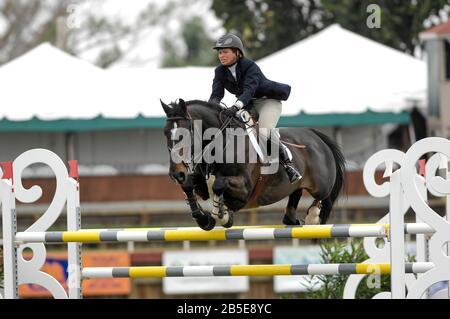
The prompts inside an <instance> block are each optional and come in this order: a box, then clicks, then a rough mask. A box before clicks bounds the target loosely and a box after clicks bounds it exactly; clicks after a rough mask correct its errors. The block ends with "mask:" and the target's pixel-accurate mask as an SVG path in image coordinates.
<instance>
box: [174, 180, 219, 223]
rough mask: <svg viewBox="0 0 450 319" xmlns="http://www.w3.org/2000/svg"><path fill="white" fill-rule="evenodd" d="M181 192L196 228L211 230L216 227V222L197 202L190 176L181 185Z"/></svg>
mask: <svg viewBox="0 0 450 319" xmlns="http://www.w3.org/2000/svg"><path fill="white" fill-rule="evenodd" d="M181 188H182V189H183V192H184V193H185V195H186V202H187V203H188V205H189V207H190V208H191V214H192V218H194V220H195V221H196V223H197V224H198V226H199V227H200V228H201V229H204V230H211V229H213V228H214V226H215V225H216V221H215V220H214V218H212V217H211V215H210V214H209V213H207V212H205V211H204V210H203V209H202V207H201V206H200V204H199V203H198V201H197V197H196V196H195V194H194V185H193V178H192V175H188V178H187V179H186V181H185V182H184V183H183V184H182V185H181Z"/></svg>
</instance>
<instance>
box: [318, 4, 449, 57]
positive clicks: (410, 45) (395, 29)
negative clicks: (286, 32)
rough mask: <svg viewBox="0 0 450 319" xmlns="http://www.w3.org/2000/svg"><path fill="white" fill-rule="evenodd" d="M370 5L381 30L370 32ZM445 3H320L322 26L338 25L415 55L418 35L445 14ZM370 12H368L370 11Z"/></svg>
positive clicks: (375, 29) (371, 29)
mask: <svg viewBox="0 0 450 319" xmlns="http://www.w3.org/2000/svg"><path fill="white" fill-rule="evenodd" d="M371 4H375V5H378V6H379V8H380V18H381V20H380V21H381V25H380V28H370V27H368V25H367V18H368V16H369V15H370V13H369V12H368V7H369V5H371ZM447 4H448V0H421V1H402V0H395V1H393V0H379V1H374V0H359V1H354V0H322V6H323V8H324V10H325V11H326V12H327V16H326V17H325V21H324V23H325V24H330V23H339V24H340V25H341V26H342V27H344V28H346V29H348V30H350V31H353V32H356V33H358V34H360V35H363V36H365V37H368V38H370V39H373V40H375V41H378V42H381V43H383V44H385V45H388V46H390V47H392V48H394V49H397V50H401V51H403V52H406V53H409V54H414V49H415V47H416V46H417V45H419V33H420V32H422V31H423V30H424V22H425V21H426V20H427V19H429V18H430V17H433V16H434V17H435V18H436V17H437V18H438V19H437V22H438V23H439V22H440V21H442V20H441V18H440V16H442V14H443V13H444V14H445V15H447V14H446V13H445V10H448V9H446V8H445V6H446V5H447ZM369 11H370V10H369Z"/></svg>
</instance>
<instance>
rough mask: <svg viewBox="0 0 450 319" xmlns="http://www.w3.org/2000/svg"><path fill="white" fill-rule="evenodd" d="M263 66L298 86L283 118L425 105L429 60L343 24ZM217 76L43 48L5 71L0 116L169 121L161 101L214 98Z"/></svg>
mask: <svg viewBox="0 0 450 319" xmlns="http://www.w3.org/2000/svg"><path fill="white" fill-rule="evenodd" d="M258 64H259V65H260V67H261V69H262V70H263V72H264V73H265V74H266V76H267V77H268V78H269V79H272V80H275V81H279V82H284V83H288V84H290V85H291V86H292V93H291V97H290V98H289V100H288V101H287V102H285V103H284V107H283V115H294V114H298V113H299V112H301V111H303V112H306V113H363V112H365V111H367V109H368V108H370V109H371V110H373V111H400V110H404V109H405V108H407V107H409V106H410V104H409V102H408V99H411V98H414V99H418V100H419V101H420V103H424V101H425V93H426V65H425V63H424V62H422V61H420V60H417V59H415V58H413V57H410V56H408V55H406V54H403V53H401V52H398V51H396V50H393V49H391V48H388V47H386V46H384V45H381V44H379V43H376V42H374V41H371V40H368V39H366V38H364V37H361V36H359V35H356V34H354V33H352V32H349V31H346V30H344V29H342V28H341V27H340V26H338V25H333V26H331V27H329V28H327V29H325V30H323V31H321V32H319V33H317V34H316V35H314V36H311V37H310V38H308V39H306V40H304V41H301V42H298V43H296V44H294V45H292V46H290V47H288V48H286V49H284V50H281V51H279V52H277V53H275V54H273V55H270V56H268V57H266V58H264V59H262V60H260V61H258ZM213 76H214V68H212V67H185V68H171V69H154V68H149V69H147V68H143V69H139V68H137V69H132V68H130V69H123V68H118V69H111V70H102V69H100V68H97V67H95V66H93V65H91V64H89V63H87V62H85V61H83V60H80V59H77V58H74V57H72V56H70V55H68V54H66V53H64V52H62V51H60V50H58V49H56V48H54V47H52V46H51V45H50V44H42V45H40V46H38V47H37V48H35V49H34V50H31V51H30V52H28V53H27V54H25V55H23V56H21V57H19V58H17V59H16V60H14V61H11V62H10V63H8V64H6V65H4V66H2V67H0V87H1V88H2V95H1V97H0V102H1V104H2V106H3V107H2V108H1V110H0V119H1V118H6V119H9V120H29V119H31V118H33V117H34V116H35V117H38V118H39V119H42V120H55V119H90V118H94V117H97V116H103V117H105V118H126V119H132V118H135V117H136V116H138V115H139V114H142V115H144V116H147V117H158V116H163V115H164V113H163V111H162V109H161V107H160V104H159V99H160V98H161V99H163V101H165V102H166V103H167V102H170V101H174V100H175V99H177V98H183V99H185V100H189V99H201V100H207V99H208V98H209V95H210V93H211V84H212V79H213ZM234 101H235V97H234V96H232V95H230V94H227V95H226V97H225V99H224V102H225V103H226V104H228V105H229V104H232V103H233V102H234Z"/></svg>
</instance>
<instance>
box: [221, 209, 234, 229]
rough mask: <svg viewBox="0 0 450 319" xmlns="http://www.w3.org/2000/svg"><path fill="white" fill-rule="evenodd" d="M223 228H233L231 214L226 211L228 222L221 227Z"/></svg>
mask: <svg viewBox="0 0 450 319" xmlns="http://www.w3.org/2000/svg"><path fill="white" fill-rule="evenodd" d="M222 226H223V227H225V228H230V227H231V226H233V212H230V211H228V222H226V223H225V224H223V225H222Z"/></svg>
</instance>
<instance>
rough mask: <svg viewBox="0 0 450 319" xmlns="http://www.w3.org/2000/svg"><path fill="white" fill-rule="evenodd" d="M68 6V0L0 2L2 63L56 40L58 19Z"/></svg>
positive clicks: (0, 52) (13, 0) (8, 0)
mask: <svg viewBox="0 0 450 319" xmlns="http://www.w3.org/2000/svg"><path fill="white" fill-rule="evenodd" d="M66 5H67V1H66V0H64V1H58V0H29V1H17V0H3V1H0V12H1V15H0V20H2V21H0V22H1V23H0V24H1V25H3V26H4V28H1V29H0V64H3V63H5V62H8V61H9V60H12V59H14V58H16V57H18V56H20V55H22V54H23V53H25V52H27V51H28V50H30V49H32V48H34V47H35V46H36V45H38V44H39V43H41V42H43V41H46V40H48V39H49V38H52V39H54V38H55V34H56V32H55V27H56V18H57V17H58V16H60V15H61V14H64V11H65V8H66ZM2 18H3V19H2Z"/></svg>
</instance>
